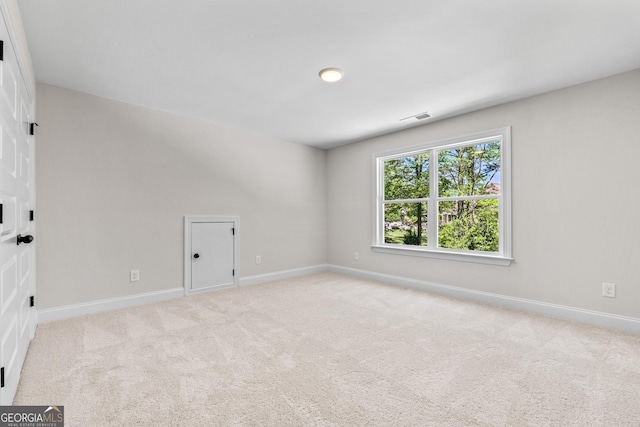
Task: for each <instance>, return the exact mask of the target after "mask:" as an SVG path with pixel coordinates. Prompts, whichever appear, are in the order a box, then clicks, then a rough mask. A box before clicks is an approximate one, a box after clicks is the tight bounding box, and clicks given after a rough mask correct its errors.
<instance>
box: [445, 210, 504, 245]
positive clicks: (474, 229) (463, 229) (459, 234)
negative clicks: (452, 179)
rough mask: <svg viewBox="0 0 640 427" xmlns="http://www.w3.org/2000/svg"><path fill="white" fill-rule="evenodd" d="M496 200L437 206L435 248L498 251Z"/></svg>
mask: <svg viewBox="0 0 640 427" xmlns="http://www.w3.org/2000/svg"><path fill="white" fill-rule="evenodd" d="M499 243H500V239H499V233H498V200H497V199H486V200H457V201H451V202H439V203H438V246H439V247H441V248H448V249H465V250H472V251H486V252H498V250H499Z"/></svg>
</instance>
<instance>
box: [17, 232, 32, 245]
mask: <svg viewBox="0 0 640 427" xmlns="http://www.w3.org/2000/svg"><path fill="white" fill-rule="evenodd" d="M31 242H33V236H31V235H29V234H27V235H26V236H23V235H22V234H18V241H17V242H16V244H17V245H19V244H20V243H31Z"/></svg>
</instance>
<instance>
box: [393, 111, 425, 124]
mask: <svg viewBox="0 0 640 427" xmlns="http://www.w3.org/2000/svg"><path fill="white" fill-rule="evenodd" d="M429 117H431V114H429V113H427V112H426V111H425V112H424V113H419V114H416V115H415V116H409V117H405V118H404V119H400V121H401V122H402V121H405V120H409V119H416V120H424V119H428V118H429Z"/></svg>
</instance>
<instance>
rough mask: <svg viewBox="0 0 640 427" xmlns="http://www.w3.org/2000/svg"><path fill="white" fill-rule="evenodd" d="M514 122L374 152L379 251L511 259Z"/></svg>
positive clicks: (506, 262) (376, 246)
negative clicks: (434, 140) (500, 126)
mask: <svg viewBox="0 0 640 427" xmlns="http://www.w3.org/2000/svg"><path fill="white" fill-rule="evenodd" d="M510 146H511V128H510V127H505V128H501V129H495V130H491V131H485V132H479V133H476V134H473V135H466V136H463V137H458V138H451V139H447V140H443V141H436V142H432V143H427V144H424V145H421V146H417V147H411V148H408V149H401V150H394V151H390V152H385V153H379V154H376V155H374V169H375V183H376V188H375V192H374V198H375V202H374V205H375V214H374V238H373V245H372V247H373V249H374V250H375V251H379V252H391V253H399V254H408V255H418V256H427V257H435V258H444V259H453V260H461V261H473V262H482V263H490V264H499V265H509V263H510V262H511V198H510V177H511V170H510V169H511V168H510V161H509V160H510Z"/></svg>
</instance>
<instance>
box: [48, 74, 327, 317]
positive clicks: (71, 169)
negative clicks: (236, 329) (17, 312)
mask: <svg viewBox="0 0 640 427" xmlns="http://www.w3.org/2000/svg"><path fill="white" fill-rule="evenodd" d="M37 95H38V99H37V121H38V123H39V124H40V127H38V130H37V140H36V146H37V149H36V150H37V151H36V159H37V163H36V173H37V176H36V183H37V189H38V198H37V212H36V219H37V227H38V233H37V234H38V236H37V238H38V246H37V249H38V257H37V271H38V278H37V292H38V307H39V308H40V309H44V308H51V307H59V306H65V305H69V304H75V303H81V302H88V301H94V300H100V299H106V298H113V297H121V296H127V295H134V294H139V293H144V292H152V291H156V290H163V289H170V288H175V287H181V286H182V281H183V216H184V215H239V216H240V230H239V231H240V236H239V237H240V241H239V247H240V260H239V266H238V269H239V273H240V277H247V276H252V275H257V274H265V273H270V272H276V271H281V270H287V269H293V268H301V267H307V266H313V265H317V264H323V263H325V262H326V189H325V182H326V179H325V169H326V152H325V151H323V150H318V149H313V148H309V147H305V146H301V145H296V144H291V143H288V142H282V141H275V140H270V139H267V138H264V137H260V136H257V135H252V134H247V133H242V132H240V131H235V130H230V129H227V128H223V127H219V126H215V125H213V124H211V123H206V122H202V121H198V120H192V119H189V118H185V117H180V116H176V115H172V114H167V113H163V112H158V111H153V110H148V109H144V108H140V107H136V106H132V105H128V104H123V103H120V102H115V101H111V100H107V99H104V98H99V97H95V96H91V95H86V94H82V93H78V92H74V91H70V90H66V89H62V88H59V87H54V86H49V85H43V84H39V85H38V87H37ZM256 255H261V256H262V264H261V265H259V266H258V265H256V264H255V256H256ZM131 269H139V270H140V276H141V279H140V282H134V283H131V282H129V270H131Z"/></svg>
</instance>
